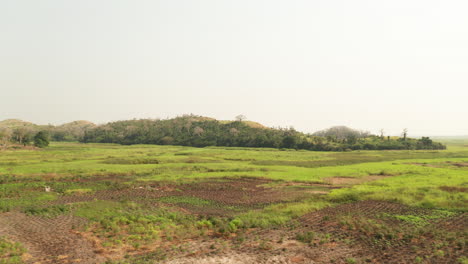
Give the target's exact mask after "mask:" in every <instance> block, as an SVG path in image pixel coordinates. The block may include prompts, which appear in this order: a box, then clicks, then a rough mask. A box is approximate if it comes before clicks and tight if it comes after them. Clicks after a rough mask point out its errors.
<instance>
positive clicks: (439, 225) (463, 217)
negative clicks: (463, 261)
mask: <svg viewBox="0 0 468 264" xmlns="http://www.w3.org/2000/svg"><path fill="white" fill-rule="evenodd" d="M431 213H432V211H431V210H429V209H422V208H414V207H408V206H405V205H401V204H397V203H391V202H382V201H362V202H355V203H349V204H343V205H339V206H336V207H331V208H325V209H323V210H320V211H317V212H312V213H309V214H307V215H305V216H303V217H302V218H301V221H302V223H303V224H304V230H305V231H307V230H309V231H313V232H322V233H328V234H332V236H334V237H338V238H340V239H350V240H352V241H353V243H352V244H353V247H354V246H357V247H360V248H363V249H365V250H363V251H360V254H361V257H360V259H367V261H368V262H371V263H414V262H415V257H417V256H420V257H424V258H427V263H447V264H448V263H456V261H457V259H458V258H459V257H461V256H463V255H464V254H466V248H465V245H464V244H463V243H462V244H460V243H457V240H456V238H459V239H460V238H462V237H464V235H463V234H466V230H467V229H466V223H468V214H466V213H464V214H459V215H454V216H449V217H444V218H440V219H433V220H431V219H430V218H424V216H425V215H431ZM389 215H399V216H404V215H408V216H409V218H408V219H418V217H419V218H420V219H427V220H424V222H413V223H412V222H411V221H402V220H398V219H396V218H392V217H391V216H390V217H389ZM415 221H416V220H415ZM418 225H423V226H424V228H418ZM420 227H421V226H420ZM416 229H417V230H419V231H417V232H416V231H415V230H416ZM436 245H437V246H436ZM440 252H442V253H440Z"/></svg>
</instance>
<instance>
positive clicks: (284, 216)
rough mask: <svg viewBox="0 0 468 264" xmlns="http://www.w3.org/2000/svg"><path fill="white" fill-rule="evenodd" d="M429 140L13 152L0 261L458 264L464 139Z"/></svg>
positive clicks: (27, 147)
mask: <svg viewBox="0 0 468 264" xmlns="http://www.w3.org/2000/svg"><path fill="white" fill-rule="evenodd" d="M235 122H243V121H235ZM23 126H25V125H24V124H23ZM194 127H199V126H197V125H194ZM12 129H13V130H15V129H17V128H12ZM86 129H90V128H86ZM132 129H133V130H135V129H134V128H132ZM260 129H267V128H260ZM50 133H53V132H51V131H50V130H49V131H48V132H47V134H50ZM13 134H14V133H12V135H13ZM405 136H406V135H405ZM129 137H131V135H129ZM368 137H369V135H366V136H365V138H363V139H362V140H365V141H369V138H368ZM31 138H35V137H31ZM376 138H377V139H373V140H378V138H380V137H378V136H376ZM288 140H289V139H288ZM324 140H327V139H324ZM328 140H331V139H330V137H329V138H328ZM351 140H352V141H353V142H352V143H353V144H357V143H358V142H359V141H360V140H361V139H356V138H355V137H354V136H352V137H351ZM380 140H382V141H387V140H390V139H387V138H386V137H385V138H383V137H382V138H381V139H380ZM394 140H398V139H394ZM399 140H400V141H401V140H403V139H401V138H400V139H399ZM440 140H441V141H443V143H444V144H441V145H443V146H444V149H421V150H418V149H403V150H401V149H398V150H347V151H311V150H305V149H300V148H298V147H297V146H296V148H261V147H257V148H254V147H226V146H204V147H191V146H175V145H148V144H146V145H145V144H136V145H121V144H115V143H80V142H65V141H62V142H59V141H52V142H50V144H49V145H48V146H47V147H44V146H43V147H37V146H34V144H29V143H28V144H22V145H19V144H18V143H11V144H10V145H9V147H7V148H5V149H4V150H3V151H1V152H0V212H1V213H0V263H5V264H6V263H168V264H169V263H173V264H175V263H348V264H351V263H460V264H465V263H467V261H468V258H467V257H468V256H467V238H468V237H467V231H468V230H467V228H468V226H467V223H468V222H467V220H468V214H467V199H468V194H467V191H468V181H467V180H468V141H467V140H466V139H464V138H458V139H457V138H455V139H440ZM440 140H439V141H440ZM444 140H445V141H444ZM11 142H14V140H13V138H12V140H11ZM288 142H289V141H288ZM345 142H346V138H345V139H343V140H342V141H340V140H338V139H337V140H336V142H335V143H336V144H338V143H340V144H344V143H345ZM23 143H24V142H23ZM39 143H41V142H39ZM438 144H439V143H438ZM437 146H439V145H437ZM437 148H439V147H437ZM445 148H446V149H445Z"/></svg>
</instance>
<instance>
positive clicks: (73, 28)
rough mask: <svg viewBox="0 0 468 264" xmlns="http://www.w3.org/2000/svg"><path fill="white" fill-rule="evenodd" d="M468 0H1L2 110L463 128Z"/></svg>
mask: <svg viewBox="0 0 468 264" xmlns="http://www.w3.org/2000/svg"><path fill="white" fill-rule="evenodd" d="M467 14H468V1H466V0H392V1H387V0H367V1H363V0H353V1H349V0H304V1H294V0H290V1H286V0H282V1H279V0H265V1H260V0H235V1H232V0H229V1H227V0H197V1H196V0H190V1H188V0H186V1H181V0H166V1H157V0H146V1H145V0H139V1H130V0H127V1H118V0H80V1H70V0H69V1H64V0H41V1H37V0H0V33H1V34H0V92H1V93H0V98H1V101H0V120H1V119H6V118H20V119H24V120H28V121H32V122H36V123H53V124H59V123H64V122H68V121H72V120H77V119H86V120H90V121H93V122H98V123H101V122H107V121H111V120H120V119H130V118H147V117H151V118H154V117H160V118H166V117H174V116H176V115H180V114H184V113H194V114H199V115H206V116H211V117H215V118H218V119H233V118H234V116H236V115H237V114H240V113H242V114H244V115H246V116H247V117H248V119H250V120H255V121H259V122H261V123H264V124H266V125H269V126H290V125H291V126H294V127H295V128H296V129H298V130H301V131H305V132H313V131H316V130H318V129H323V128H326V127H329V126H332V125H348V126H351V127H354V128H359V129H366V130H371V131H375V132H376V131H378V130H379V129H381V128H384V129H385V131H387V132H388V133H392V134H399V133H400V132H401V130H402V129H403V128H408V129H409V134H410V136H411V135H421V134H425V135H460V134H468V122H467V121H468V120H467V119H468V118H467V117H468V103H467V102H468V15H467Z"/></svg>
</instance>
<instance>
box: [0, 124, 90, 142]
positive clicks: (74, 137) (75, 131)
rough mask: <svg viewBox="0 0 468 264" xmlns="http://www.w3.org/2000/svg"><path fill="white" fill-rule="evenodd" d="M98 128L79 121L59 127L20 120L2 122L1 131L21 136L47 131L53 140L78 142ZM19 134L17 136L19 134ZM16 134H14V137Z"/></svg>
mask: <svg viewBox="0 0 468 264" xmlns="http://www.w3.org/2000/svg"><path fill="white" fill-rule="evenodd" d="M94 127H96V125H95V124H94V123H92V122H89V121H84V120H79V121H73V122H70V123H66V124H63V125H59V126H53V125H37V124H34V123H31V122H27V121H23V120H19V119H6V120H3V121H0V129H2V130H4V129H7V130H10V131H12V132H10V133H9V134H12V133H13V132H15V131H18V130H19V129H21V132H19V131H18V133H19V134H21V135H23V134H24V135H26V136H27V135H29V136H31V135H33V134H35V133H37V132H39V131H47V132H48V134H49V136H50V137H51V139H52V140H55V141H78V140H79V139H81V138H82V137H83V136H84V133H85V131H86V130H87V129H91V128H94ZM18 133H17V134H18ZM14 136H15V134H14V133H13V137H14Z"/></svg>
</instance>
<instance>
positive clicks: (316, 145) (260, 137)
mask: <svg viewBox="0 0 468 264" xmlns="http://www.w3.org/2000/svg"><path fill="white" fill-rule="evenodd" d="M334 131H335V132H337V131H338V132H339V134H336V133H335V134H334V133H333V132H334ZM343 131H345V133H344V132H343ZM321 133H324V134H323V135H309V134H304V133H301V132H298V131H296V130H294V129H281V128H266V127H264V126H261V125H259V124H258V123H254V122H249V121H233V122H226V121H218V120H215V119H212V118H206V117H200V116H193V115H190V116H182V117H177V118H173V119H166V120H150V119H143V120H127V121H118V122H112V123H108V124H105V125H101V126H97V127H95V128H91V129H88V130H86V131H85V134H84V136H83V138H82V139H81V141H82V142H85V143H87V142H96V143H118V144H158V145H182V146H195V147H205V146H228V147H229V146H232V147H269V148H295V149H307V150H320V151H344V150H359V149H366V150H374V149H375V150H381V149H445V146H444V145H442V144H440V143H437V142H433V141H432V140H431V139H429V138H427V137H423V138H421V139H411V138H406V137H405V138H395V137H392V138H390V137H378V136H374V135H370V134H369V133H365V132H361V131H357V130H352V129H349V128H346V129H345V130H343V128H342V127H341V129H334V128H332V129H329V130H327V131H323V132H321Z"/></svg>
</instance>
